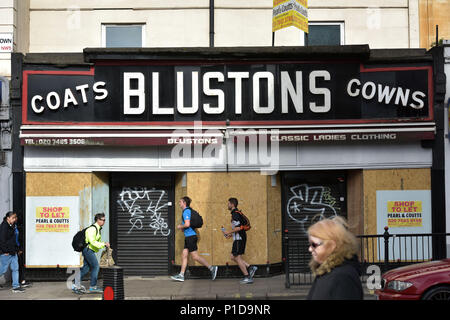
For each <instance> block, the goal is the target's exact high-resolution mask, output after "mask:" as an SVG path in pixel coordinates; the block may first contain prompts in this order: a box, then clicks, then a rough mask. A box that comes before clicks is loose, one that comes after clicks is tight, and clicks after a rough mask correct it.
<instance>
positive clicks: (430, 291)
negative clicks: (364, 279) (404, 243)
mask: <svg viewBox="0 0 450 320" xmlns="http://www.w3.org/2000/svg"><path fill="white" fill-rule="evenodd" d="M375 294H376V295H377V297H378V299H379V300H420V299H422V300H450V259H444V260H438V261H430V262H425V263H419V264H412V265H409V266H406V267H401V268H397V269H393V270H390V271H388V272H386V273H385V274H383V276H382V279H381V289H379V290H376V291H375Z"/></svg>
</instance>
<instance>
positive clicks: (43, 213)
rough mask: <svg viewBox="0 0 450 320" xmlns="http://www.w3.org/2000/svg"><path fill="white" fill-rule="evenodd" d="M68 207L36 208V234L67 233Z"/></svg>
mask: <svg viewBox="0 0 450 320" xmlns="http://www.w3.org/2000/svg"><path fill="white" fill-rule="evenodd" d="M69 210H70V208H69V207H52V206H49V207H36V232H69Z"/></svg>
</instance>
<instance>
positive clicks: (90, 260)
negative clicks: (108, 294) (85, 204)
mask: <svg viewBox="0 0 450 320" xmlns="http://www.w3.org/2000/svg"><path fill="white" fill-rule="evenodd" d="M105 220H106V218H105V214H104V213H97V214H96V215H95V217H94V221H95V223H94V224H93V225H92V226H90V227H89V228H87V229H86V233H85V234H86V244H87V246H86V247H85V248H84V249H83V251H82V254H83V258H84V263H83V267H82V268H81V270H80V278H79V280H83V277H84V276H85V275H86V274H87V273H88V272H89V271H90V272H91V280H90V287H89V290H87V291H86V289H85V288H84V287H83V286H81V284H80V283H74V284H73V285H72V290H73V291H74V292H75V293H86V292H88V293H103V290H101V289H99V288H98V287H97V279H98V272H99V270H100V265H99V262H98V260H97V256H96V255H95V254H96V253H97V252H98V251H99V250H100V249H103V248H105V247H108V248H109V247H110V245H109V242H102V237H101V230H102V227H103V225H104V224H105ZM75 280H76V281H77V279H75Z"/></svg>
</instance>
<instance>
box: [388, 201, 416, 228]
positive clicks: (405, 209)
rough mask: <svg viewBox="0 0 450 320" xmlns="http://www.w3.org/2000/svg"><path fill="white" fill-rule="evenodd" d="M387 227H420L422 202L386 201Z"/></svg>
mask: <svg viewBox="0 0 450 320" xmlns="http://www.w3.org/2000/svg"><path fill="white" fill-rule="evenodd" d="M387 209H388V210H387V215H388V216H387V218H388V220H387V221H388V227H389V228H395V227H422V201H388V202H387Z"/></svg>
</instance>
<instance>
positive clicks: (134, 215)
mask: <svg viewBox="0 0 450 320" xmlns="http://www.w3.org/2000/svg"><path fill="white" fill-rule="evenodd" d="M165 194H166V192H165V191H164V190H153V189H152V190H148V189H147V188H129V187H124V188H122V192H121V193H120V194H119V197H120V200H117V203H118V204H119V205H120V207H121V208H122V211H127V212H128V213H129V214H130V219H129V221H130V224H131V228H130V229H129V230H128V233H131V232H132V231H133V230H142V229H143V228H144V222H143V220H144V219H145V218H146V216H148V217H149V218H150V221H151V222H150V224H149V225H148V226H149V227H150V228H151V229H152V230H154V233H153V234H154V235H156V233H157V232H158V231H159V232H161V235H163V236H168V235H169V234H170V229H169V228H168V227H169V225H168V223H167V222H166V221H165V220H164V218H163V217H161V214H162V212H161V209H163V208H165V207H167V206H168V205H169V203H167V202H166V203H163V201H162V199H163V197H164V195H165ZM155 195H156V196H158V195H159V198H158V200H156V201H154V199H155Z"/></svg>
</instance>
